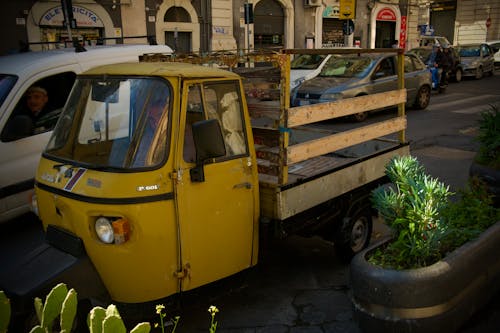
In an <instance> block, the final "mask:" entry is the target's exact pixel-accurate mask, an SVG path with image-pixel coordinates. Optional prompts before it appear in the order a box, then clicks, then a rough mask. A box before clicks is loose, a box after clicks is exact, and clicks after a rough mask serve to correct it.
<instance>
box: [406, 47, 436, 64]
mask: <svg viewBox="0 0 500 333" xmlns="http://www.w3.org/2000/svg"><path fill="white" fill-rule="evenodd" d="M411 52H413V53H415V54H416V55H417V56H418V57H419V58H420V59H421V60H422V61H423V62H424V63H427V62H428V61H429V57H430V56H431V53H432V50H431V49H413V50H411Z"/></svg>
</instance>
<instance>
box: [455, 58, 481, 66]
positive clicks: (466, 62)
mask: <svg viewBox="0 0 500 333" xmlns="http://www.w3.org/2000/svg"><path fill="white" fill-rule="evenodd" d="M479 60H481V57H461V58H460V62H461V63H462V64H464V65H470V64H472V63H473V62H477V61H479Z"/></svg>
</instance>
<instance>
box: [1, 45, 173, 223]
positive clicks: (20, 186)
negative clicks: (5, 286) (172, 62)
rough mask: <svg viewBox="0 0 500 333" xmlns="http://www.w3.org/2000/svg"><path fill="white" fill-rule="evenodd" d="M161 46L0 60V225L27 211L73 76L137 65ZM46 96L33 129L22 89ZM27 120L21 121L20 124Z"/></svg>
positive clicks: (164, 48)
mask: <svg viewBox="0 0 500 333" xmlns="http://www.w3.org/2000/svg"><path fill="white" fill-rule="evenodd" d="M152 52H160V53H170V52H172V49H171V48H170V47H168V46H166V45H113V46H96V47H88V48H87V50H86V52H75V49H74V48H67V49H59V50H51V51H39V52H26V53H19V54H13V55H7V56H2V57H0V151H1V152H2V153H1V154H0V222H4V221H7V220H9V219H12V218H14V217H16V216H19V215H21V214H23V213H25V212H28V211H29V207H30V205H31V198H30V197H31V193H32V191H33V183H34V176H35V172H36V168H37V166H38V161H39V160H40V155H41V153H42V150H43V149H44V148H45V145H46V144H47V142H48V140H49V137H50V135H51V133H52V129H53V128H54V126H55V124H56V122H57V120H58V118H59V113H60V112H61V109H62V108H63V106H64V104H65V103H66V99H67V97H68V95H69V93H70V91H71V88H72V86H73V82H74V81H75V78H76V75H77V74H79V73H81V72H83V71H85V70H87V69H90V68H92V67H95V66H98V65H105V64H111V63H116V62H124V61H137V62H138V61H139V55H142V54H144V53H152ZM32 86H37V87H39V88H42V90H45V92H47V93H48V99H49V103H48V105H49V109H48V110H46V112H47V113H46V114H45V115H44V116H43V117H41V118H40V119H38V120H37V121H36V122H35V123H34V124H33V123H32V121H31V120H30V119H29V118H28V119H27V118H26V117H27V116H26V115H25V116H22V114H23V113H24V112H25V110H24V109H25V106H26V98H27V96H26V95H27V94H26V92H27V90H28V89H29V88H30V87H32ZM26 119H27V120H28V121H25V120H26Z"/></svg>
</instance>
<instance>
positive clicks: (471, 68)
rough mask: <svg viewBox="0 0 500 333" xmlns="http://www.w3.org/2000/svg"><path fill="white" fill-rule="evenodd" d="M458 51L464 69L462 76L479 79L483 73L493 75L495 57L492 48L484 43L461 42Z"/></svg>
mask: <svg viewBox="0 0 500 333" xmlns="http://www.w3.org/2000/svg"><path fill="white" fill-rule="evenodd" d="M458 53H459V54H460V59H461V61H462V66H463V69H464V72H463V76H472V77H475V78H476V79H481V78H482V77H483V76H484V74H485V73H487V74H489V75H493V72H494V71H495V66H494V63H495V58H494V52H493V50H492V48H491V47H490V46H489V45H488V44H486V43H474V44H461V45H459V46H458Z"/></svg>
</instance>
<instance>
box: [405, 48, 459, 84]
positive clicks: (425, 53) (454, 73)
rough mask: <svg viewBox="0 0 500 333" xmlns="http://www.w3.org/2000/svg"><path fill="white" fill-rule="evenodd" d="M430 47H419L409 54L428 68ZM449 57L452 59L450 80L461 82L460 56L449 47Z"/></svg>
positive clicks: (454, 49) (455, 50)
mask: <svg viewBox="0 0 500 333" xmlns="http://www.w3.org/2000/svg"><path fill="white" fill-rule="evenodd" d="M432 48H433V47H432V46H421V47H416V48H413V49H411V50H410V51H409V52H411V53H415V54H416V55H417V56H418V57H419V58H420V59H421V60H422V61H423V62H424V64H426V65H427V66H430V65H432V64H429V60H430V57H431V54H432ZM449 49H450V53H451V56H452V58H453V63H452V65H451V68H450V73H449V74H450V79H452V80H453V81H455V82H460V81H462V73H463V67H462V63H461V59H460V54H459V53H458V51H457V49H456V48H454V47H453V46H450V47H449Z"/></svg>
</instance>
